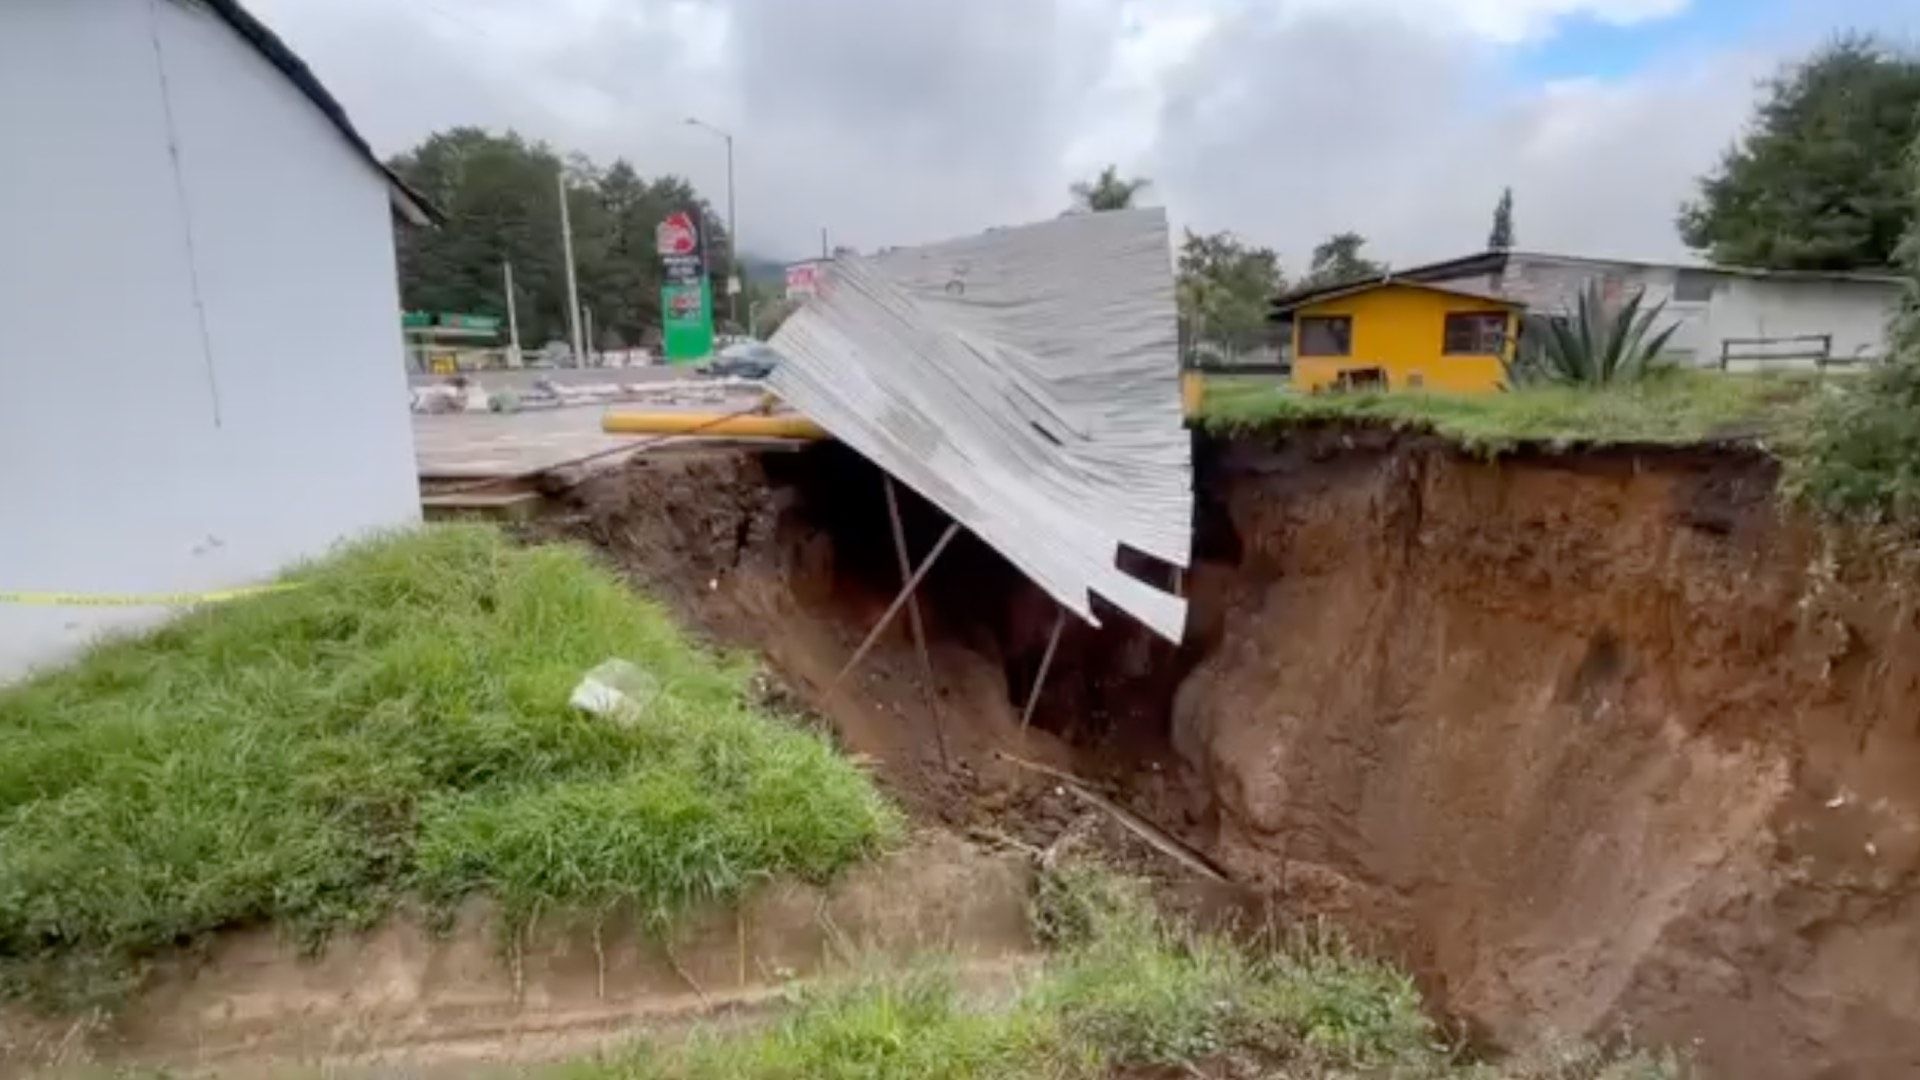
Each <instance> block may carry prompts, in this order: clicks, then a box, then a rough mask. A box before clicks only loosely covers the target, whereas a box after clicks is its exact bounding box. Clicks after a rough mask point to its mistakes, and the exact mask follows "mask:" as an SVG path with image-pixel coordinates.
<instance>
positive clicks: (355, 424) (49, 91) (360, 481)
mask: <svg viewBox="0 0 1920 1080" xmlns="http://www.w3.org/2000/svg"><path fill="white" fill-rule="evenodd" d="M0 131H4V132H6V135H7V143H8V153H7V163H6V167H5V168H4V169H0V236H4V237H6V238H7V241H8V252H7V255H8V257H7V259H6V260H5V261H4V263H0V326H5V327H6V329H7V337H6V344H5V345H0V502H3V503H4V506H5V507H6V509H5V511H4V514H5V521H6V524H5V527H4V528H0V680H5V679H8V678H12V677H16V676H18V675H19V674H20V673H21V672H23V671H24V670H26V669H28V668H29V667H31V666H34V665H39V664H43V663H47V662H52V661H57V660H59V659H61V658H63V657H65V656H68V655H70V654H71V653H72V652H73V651H75V650H76V649H78V648H80V647H82V646H83V645H84V644H85V643H86V642H88V641H90V640H92V639H93V638H95V637H96V636H98V635H99V634H100V632H102V631H103V630H110V629H117V628H126V627H133V626H138V625H142V624H147V623H151V622H153V621H156V620H158V619H160V618H163V617H165V616H166V615H167V614H169V613H171V612H173V611H175V610H178V608H179V606H180V601H181V598H182V594H187V595H202V594H205V593H208V592H211V591H219V590H227V589H231V588H232V587H235V586H240V585H244V584H247V583H251V582H257V581H260V580H262V579H264V578H267V577H269V576H271V575H273V574H274V573H275V572H276V571H278V570H280V569H281V568H283V567H285V566H286V565H287V564H289V563H291V562H294V561H297V560H300V559H304V558H307V557H310V556H316V555H320V554H322V553H324V552H326V551H327V550H328V549H329V548H330V547H332V546H333V545H335V544H336V543H338V542H339V541H341V540H342V539H344V538H348V537H352V536H355V535H358V534H362V533H365V532H367V531H369V530H377V529H382V528H388V527H392V526H398V525H405V524H408V523H411V522H414V521H416V520H418V517H419V493H418V490H417V485H416V479H415V475H416V470H415V466H414V457H413V443H412V433H411V427H410V423H409V416H408V411H407V391H406V374H405V367H404V365H403V363H402V353H401V332H400V320H399V312H400V303H399V296H398V283H397V280H396V273H395V264H394V241H393V228H394V223H395V219H396V218H398V219H399V220H402V221H406V222H412V223H416V224H420V223H426V222H428V221H429V220H430V218H431V217H432V214H433V211H432V208H431V207H429V206H428V205H427V204H426V203H425V201H424V200H422V199H421V198H420V197H419V196H418V195H416V194H415V193H414V192H412V191H411V190H409V189H408V188H407V186H406V185H405V184H404V183H402V182H401V181H400V180H399V179H398V178H397V177H395V176H393V175H391V174H390V173H389V172H388V171H387V170H386V169H385V168H384V167H383V166H382V165H381V163H380V161H379V160H378V159H377V158H376V157H375V156H374V154H373V152H372V150H371V149H369V147H368V145H367V143H366V142H365V141H364V140H363V139H362V138H361V137H360V135H359V134H358V133H357V132H356V131H355V130H354V128H353V125H352V124H351V123H350V122H349V121H348V118H347V116H346V113H345V112H344V111H342V109H341V108H340V105H339V104H338V102H336V101H335V100H334V99H333V97H332V96H331V95H329V94H328V93H327V91H326V89H325V88H324V87H322V86H321V85H320V83H319V81H318V80H317V79H316V78H315V77H314V75H313V73H312V72H311V71H309V70H308V68H307V66H306V65H305V64H304V63H302V62H301V60H300V59H299V58H298V57H297V56H295V55H294V53H293V52H292V51H291V50H289V49H288V48H287V46H286V45H285V43H284V42H282V41H281V40H280V39H279V38H278V37H276V36H275V35H274V34H273V33H272V32H271V31H269V30H268V29H267V28H266V27H264V26H263V25H261V24H260V22H259V21H258V20H256V19H255V18H254V17H253V16H252V15H251V14H249V13H248V12H247V11H246V10H245V9H244V8H242V7H241V6H240V5H239V4H238V3H236V2H234V0H8V2H7V3H5V4H0Z"/></svg>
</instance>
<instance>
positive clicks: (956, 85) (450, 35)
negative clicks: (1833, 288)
mask: <svg viewBox="0 0 1920 1080" xmlns="http://www.w3.org/2000/svg"><path fill="white" fill-rule="evenodd" d="M251 6H252V7H253V8H254V10H255V11H256V12H257V13H258V14H259V15H260V16H261V17H262V18H263V19H265V20H266V21H267V22H268V23H269V24H270V25H272V26H273V27H274V28H275V29H276V30H278V31H279V32H280V33H281V35H282V36H283V37H285V38H287V39H288V41H289V42H290V43H291V44H292V45H293V46H294V48H295V49H296V50H298V51H299V52H301V53H302V55H304V56H305V57H306V59H307V61H308V62H309V63H310V64H311V65H312V66H313V67H314V68H315V70H316V71H317V72H318V73H319V75H320V76H321V78H322V79H323V80H324V81H326V82H327V84H328V85H329V87H330V88H331V89H332V90H333V91H334V93H335V95H336V96H338V97H339V98H340V99H341V101H342V102H343V103H344V104H345V105H346V107H347V109H348V111H349V112H350V113H351V114H352V115H353V117H354V119H355V121H356V123H357V124H358V125H359V127H360V128H361V130H362V132H363V133H364V134H366V136H367V137H368V138H369V139H370V140H371V141H372V142H373V143H374V146H375V148H376V149H377V150H379V151H380V152H382V153H389V152H394V151H398V150H401V149H404V148H405V147H407V146H409V145H411V144H412V143H414V142H416V141H418V140H419V139H420V138H421V137H423V136H425V135H426V134H428V133H429V132H432V131H434V130H436V129H439V128H445V127H450V126H453V125H457V124H472V125H481V126H486V127H493V128H506V127H512V128H515V129H517V130H519V131H520V132H521V133H523V134H525V135H527V136H529V137H534V138H541V139H546V140H547V141H549V142H551V143H553V144H554V145H555V146H556V147H559V148H562V149H579V150H584V151H586V152H587V153H589V154H591V155H593V156H594V157H596V158H599V159H602V160H608V159H611V158H612V157H614V156H616V155H618V156H624V157H626V158H628V159H629V160H631V161H632V162H633V163H634V164H635V166H636V167H637V168H639V169H640V170H641V171H642V172H643V173H648V174H651V173H656V172H677V173H681V174H683V175H686V176H689V177H691V178H692V179H693V181H694V182H695V183H696V184H697V185H698V186H700V188H701V189H702V190H703V192H705V193H706V194H707V195H708V197H709V198H710V199H712V201H713V202H714V203H715V204H716V205H723V199H724V194H725V180H724V178H725V168H724V161H725V159H724V155H723V151H722V147H721V144H720V142H719V140H718V139H716V138H714V137H713V136H711V135H708V134H706V133H703V132H701V131H699V130H697V129H694V128H689V127H687V126H685V125H684V124H683V123H682V120H683V119H684V118H685V117H687V116H689V115H694V116H698V117H700V118H702V119H703V120H706V121H708V122H710V123H712V124H714V125H716V126H719V127H722V128H726V129H728V130H730V131H732V132H733V133H734V135H735V136H736V153H737V169H738V176H737V183H738V204H739V208H738V213H739V224H740V231H741V236H742V240H741V246H742V247H743V248H744V249H746V250H749V251H755V252H760V253H763V254H767V255H771V256H776V257H783V258H784V257H798V256H802V255H805V254H807V253H809V252H810V251H812V250H815V249H817V248H818V246H819V230H820V229H821V227H823V226H824V227H826V228H827V229H828V230H829V232H830V235H831V236H832V238H833V242H834V243H835V244H843V243H844V244H851V245H853V246H855V247H859V248H862V249H869V248H873V247H877V246H880V245H886V244H901V243H913V242H917V241H925V240H933V239H939V238H941V237H945V236H951V235H956V234H960V233H966V232H972V231H976V230H979V229H982V228H985V227H987V226H989V225H994V224H1005V223H1013V222H1020V221H1028V220H1034V219H1039V218H1045V217H1051V216H1053V215H1054V214H1056V213H1058V212H1059V211H1060V210H1061V209H1062V208H1063V207H1064V206H1065V204H1066V201H1067V199H1066V188H1067V185H1068V184H1069V183H1070V182H1071V181H1072V180H1074V179H1076V178H1080V177H1085V176H1089V175H1091V174H1092V173H1094V172H1096V171H1097V170H1098V169H1099V167H1100V166H1101V165H1102V164H1104V163H1107V162H1115V163H1118V164H1119V165H1120V167H1121V168H1122V170H1123V171H1124V172H1126V173H1129V174H1135V175H1143V176H1147V177H1151V178H1152V181H1153V186H1152V187H1151V189H1150V190H1149V201H1152V202H1157V203H1161V204H1164V205H1165V206H1167V207H1168V209H1169V212H1170V213H1171V214H1172V215H1173V217H1174V220H1175V221H1176V222H1177V223H1179V224H1181V225H1185V226H1190V227H1193V228H1196V229H1202V230H1214V229H1223V228H1225V229H1232V230H1234V231H1236V232H1239V233H1241V234H1242V235H1244V236H1246V237H1249V238H1251V239H1253V240H1255V241H1257V242H1260V243H1264V244H1268V245H1271V246H1273V247H1275V248H1277V249H1278V250H1279V251H1280V252H1281V253H1282V257H1283V259H1284V261H1285V262H1286V263H1287V264H1288V266H1289V267H1290V268H1292V269H1298V268H1300V266H1301V264H1302V263H1304V261H1305V258H1306V253H1307V252H1308V251H1309V250H1310V249H1311V248H1312V246H1313V244H1314V243H1316V242H1317V241H1318V240H1320V239H1321V238H1323V237H1325V236H1326V235H1327V234H1329V233H1332V232H1337V231H1341V230H1344V229H1354V230H1358V231H1360V232H1362V233H1364V234H1366V235H1367V236H1368V237H1370V238H1371V242H1372V248H1373V250H1374V253H1375V254H1376V255H1377V256H1380V257H1385V258H1388V259H1390V260H1392V261H1394V262H1396V263H1399V264H1401V265H1407V264H1410V263H1413V262H1417V261H1420V260H1424V259H1430V258H1441V257H1446V256H1449V255H1455V254H1462V253H1465V252H1467V251H1470V250H1473V249H1476V248H1478V247H1479V246H1480V245H1481V244H1482V243H1483V242H1484V240H1485V238H1486V232H1487V226H1488V221H1489V218H1490V216H1491V211H1492V207H1493V204H1494V202H1495V200H1496V199H1497V198H1498V196H1499V192H1500V188H1501V186H1502V185H1507V184H1511V185H1512V186H1513V188H1514V191H1515V200H1516V203H1517V214H1516V219H1517V222H1518V229H1519V238H1520V243H1521V245H1522V246H1525V247H1530V248H1539V249H1549V250H1567V251H1576V252H1582V253H1590V254H1614V255H1625V256H1633V255H1639V256H1643V257H1662V256H1670V255H1678V254H1681V253H1682V251H1683V249H1682V248H1681V247H1680V244H1679V241H1678V239H1677V238H1676V237H1675V235H1674V230H1673V216H1674V210H1675V207H1676V206H1677V204H1678V203H1679V202H1680V200H1681V199H1683V198H1684V197H1686V196H1687V195H1688V193H1689V192H1690V191H1691V190H1692V183H1693V177H1695V176H1696V175H1698V174H1699V173H1700V172H1701V171H1702V170H1704V169H1706V168H1708V167H1709V166H1711V164H1712V163H1713V161H1714V160H1715V159H1716V158H1717V157H1718V156H1719V154H1720V153H1721V151H1722V150H1723V149H1724V148H1725V147H1726V146H1727V145H1728V143H1729V142H1730V141H1731V140H1732V139H1733V138H1735V137H1736V135H1737V134H1738V133H1739V131H1740V129H1741V126H1742V124H1743V123H1744V122H1745V120H1746V118H1747V117H1748V115H1749V113H1750V109H1751V106H1752V103H1753V101H1754V98H1755V83H1756V81H1757V80H1758V79H1760V78H1762V77H1763V76H1765V75H1767V74H1769V73H1770V72H1772V71H1774V70H1775V69H1776V68H1777V67H1778V65H1779V64H1780V63H1781V62H1782V61H1783V60H1786V59H1788V58H1791V57H1794V56H1797V55H1800V54H1802V53H1804V52H1805V51H1806V50H1808V49H1810V48H1812V47H1814V46H1816V45H1818V44H1819V43H1820V42H1821V41H1823V40H1824V39H1826V38H1828V37H1829V36H1831V35H1832V34H1833V33H1834V32H1835V31H1836V30H1838V29H1843V28H1847V27H1854V28H1863V29H1872V30H1875V31H1879V32H1882V33H1888V34H1891V35H1893V36H1894V37H1896V38H1898V39H1901V40H1905V41H1913V40H1915V39H1916V38H1920V0H253V2H252V4H251Z"/></svg>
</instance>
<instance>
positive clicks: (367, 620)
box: [0, 526, 899, 1005]
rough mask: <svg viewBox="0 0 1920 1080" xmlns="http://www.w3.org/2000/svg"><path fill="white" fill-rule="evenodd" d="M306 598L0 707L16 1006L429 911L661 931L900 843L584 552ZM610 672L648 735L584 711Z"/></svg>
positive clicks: (380, 547) (846, 787)
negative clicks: (480, 900) (641, 674)
mask: <svg viewBox="0 0 1920 1080" xmlns="http://www.w3.org/2000/svg"><path fill="white" fill-rule="evenodd" d="M292 578H293V579H294V580H297V581H299V582H300V583H301V585H302V587H301V588H299V589H296V590H293V591H288V592H283V593H276V594H272V595H267V596H262V597H258V598H254V599H249V600H245V601H239V602H234V603H229V604H225V605H221V606H218V607H210V608H206V609H202V610H198V611H195V612H192V613H190V614H187V615H185V616H184V617H182V618H180V619H178V620H176V621H175V622H173V623H171V624H169V625H167V626H165V627H163V628H161V629H160V630H158V631H157V632H154V633H152V634H149V635H146V636H143V637H140V638H136V639H130V640H123V641H118V642H113V643H109V644H106V645H104V646H102V647H100V648H98V649H96V650H94V651H93V652H91V653H90V654H88V655H87V656H86V657H84V658H83V659H81V660H80V661H78V662H77V663H75V664H73V665H72V666H70V667H67V668H65V669H62V670H57V671H53V672H49V673H46V674H42V675H40V676H38V677H36V678H34V679H32V680H30V681H28V682H27V683H25V684H23V685H21V686H19V687H16V688H13V689H10V690H8V691H6V692H5V693H4V694H0V744H4V745H5V746H6V752H5V753H4V754H0V989H4V990H7V991H9V992H11V993H14V994H35V995H38V996H40V997H42V998H44V999H46V1000H47V1001H48V1002H49V1003H52V1004H63V1003H64V1004H69V1005H72V1004H79V1003H82V1002H83V1001H85V1000H86V999H87V998H88V997H90V996H107V997H111V996H112V995H113V994H115V993H116V992H118V991H119V990H122V989H124V987H125V985H126V983H127V982H128V980H129V979H130V978H132V977H133V976H134V974H135V973H136V972H137V970H138V967H139V963H140V961H141V959H142V958H143V957H145V956H148V955H150V954H152V953H153V952H154V951H155V950H160V949H164V948H167V947H169V946H172V945H175V944H176V943H181V942H185V941H189V940H191V939H193V938H194V937H196V936H197V935H201V934H203V933H205V932H207V931H210V930H214V929H216V928H219V927H225V926H231V925H235V924H243V923H257V922H272V923H275V924H278V925H281V926H284V927H287V928H289V929H291V930H293V931H295V932H297V933H299V934H301V935H303V936H304V937H306V938H308V939H309V940H316V939H317V938H318V937H319V936H321V935H323V934H324V933H326V932H327V931H329V930H331V929H333V928H337V927H340V926H345V925H362V924H365V923H367V922H369V921H370V920H373V919H375V918H377V917H379V916H380V915H381V914H383V913H385V912H387V911H389V910H390V909H392V908H393V907H394V906H395V905H396V904H397V903H400V902H402V901H404V900H407V899H408V898H410V897H419V898H425V899H426V900H428V901H431V902H436V903H448V902H451V901H452V900H454V899H456V898H458V897H460V896H462V895H464V894H467V893H470V892H482V893H487V894H491V895H492V896H494V897H495V898H497V900H498V901H499V902H500V903H501V904H502V905H503V907H504V908H505V911H506V913H507V915H508V916H509V917H510V918H515V919H517V918H524V917H527V916H529V915H530V914H531V913H533V912H535V911H540V910H546V911H554V910H580V911H587V912H596V911H600V910H602V909H605V908H608V907H610V906H612V905H616V904H631V905H634V906H636V907H637V908H638V909H639V910H641V911H642V912H643V913H645V914H646V915H648V916H651V917H652V918H654V919H655V920H658V921H665V920H668V919H671V918H672V917H673V916H674V915H676V914H677V913H679V912H682V911H684V910H686V909H687V908H688V907H689V906H691V905H694V904H698V903H701V902H703V901H707V900H713V899H725V898H728V897H732V896H734V895H736V894H738V893H740V892H741V890H743V889H745V888H747V887H748V886H749V885H751V884H752V883H754V882H756V881H759V880H761V879H763V878H766V877H768V876H771V875H798V876H801V877H805V878H814V879H817V878H824V877H826V876H828V875H830V874H832V873H833V872H834V871H836V870H837V869H839V868H841V867H842V866H844V865H846V864H848V863H849V862H850V861H853V860H856V859H859V858H861V857H863V856H865V855H867V854H869V853H871V852H873V851H875V850H876V849H877V848H878V847H880V846H882V845H884V844H885V843H886V842H887V841H888V840H889V839H890V838H891V837H892V836H893V835H894V834H895V833H896V832H897V830H898V828H899V821H898V818H897V816H896V814H895V812H894V811H893V810H892V809H890V807H889V806H888V805H887V804H886V803H885V802H884V801H883V800H882V798H881V797H880V796H879V794H878V793H877V791H876V790H875V788H874V787H873V786H872V784H871V783H870V782H869V780H868V778H867V777H866V776H865V775H864V774H863V773H861V772H860V771H859V770H858V769H857V768H855V767H854V766H853V765H852V764H850V763H849V762H848V761H846V760H845V759H843V758H842V757H840V756H839V755H837V754H836V753H835V752H834V750H833V749H832V748H831V747H830V746H829V745H828V744H827V743H826V742H825V741H824V740H823V739H822V738H820V737H818V736H815V735H813V734H809V733H806V732H804V731H801V730H799V729H798V728H795V727H792V726H788V725H785V724H783V723H780V722H778V721H776V720H775V719H773V718H770V717H768V716H766V715H763V714H761V713H759V712H757V711H756V710H755V709H754V708H753V707H752V706H751V705H750V704H749V702H748V699H747V696H746V690H745V682H746V677H747V675H748V674H749V669H748V668H747V666H746V665H744V664H743V663H740V662H737V661H730V660H725V659H723V658H718V657H716V656H714V655H712V654H710V653H708V652H705V651H703V650H701V649H699V648H697V647H695V646H694V645H692V644H690V643H689V642H688V641H687V639H686V638H685V637H683V636H682V634H681V633H680V632H679V631H678V630H677V629H676V628H675V627H674V626H673V625H672V623H671V622H670V621H669V620H668V618H667V616H666V615H665V613H664V612H663V611H662V610H661V609H660V608H659V607H658V606H657V605H655V604H653V603H651V602H649V601H646V600H644V599H641V598H639V597H636V596H635V595H633V594H632V593H631V592H629V591H628V590H627V589H625V588H624V587H623V586H622V585H621V584H620V583H619V582H618V581H617V580H616V579H614V578H613V577H612V576H611V575H610V574H609V573H607V572H605V571H603V570H601V569H599V568H597V567H596V566H594V565H593V564H592V563H591V562H590V561H589V558H588V556H587V555H586V553H585V552H584V551H583V550H578V549H573V548H565V547H539V548H526V547H519V546H516V545H514V544H512V543H510V542H509V541H507V540H506V539H504V538H503V537H502V536H501V535H499V534H498V533H497V532H495V531H493V530H490V529H486V528H481V527H451V526H443V527H436V528H431V529H427V530H422V531H419V532H415V533H410V534H405V535H399V536H394V537H391V538H387V539H382V540H378V541H375V542H371V543H367V544H364V545H362V546H358V547H355V548H352V549H349V550H347V551H345V552H343V553H342V554H340V555H339V556H338V557H335V558H332V559H329V560H326V561H324V562H322V563H319V564H316V565H313V566H311V567H308V568H304V569H301V570H298V571H296V572H295V573H294V574H293V575H292ZM608 657H623V658H626V659H628V660H630V661H632V662H634V663H636V664H638V665H639V666H640V667H641V668H643V669H644V670H645V671H647V672H648V673H649V674H650V675H651V676H652V677H653V678H654V679H655V680H656V681H657V682H658V684H659V685H660V687H661V690H660V693H659V695H658V696H657V697H656V698H655V699H654V700H653V702H652V703H651V704H650V705H649V706H648V707H647V709H646V710H645V711H644V713H643V714H641V715H640V716H639V717H638V718H637V719H636V720H635V721H634V722H633V723H631V724H621V723H618V722H615V721H612V720H608V719H604V718H600V717H595V716H590V715H587V714H583V713H580V712H577V711H575V710H572V709H570V708H569V707H568V705H567V699H568V695H569V693H570V691H571V690H572V688H573V686H574V684H575V683H576V682H577V681H578V680H579V678H580V676H581V674H582V673H583V672H585V671H586V670H587V669H588V668H590V667H592V666H594V665H595V664H597V663H599V662H600V661H601V660H603V659H606V658H608Z"/></svg>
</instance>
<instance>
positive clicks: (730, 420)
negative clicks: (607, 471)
mask: <svg viewBox="0 0 1920 1080" xmlns="http://www.w3.org/2000/svg"><path fill="white" fill-rule="evenodd" d="M600 430H601V431H605V432H608V433H609V434H614V435H711V436H714V437H716V438H725V437H727V436H735V437H745V438H756V439H824V438H827V437H828V436H827V429H826V428H823V427H821V426H820V425H819V424H816V423H814V422H813V421H811V420H809V419H807V418H806V417H804V416H801V415H799V414H797V413H787V414H785V415H781V416H729V415H727V414H726V413H703V412H622V411H620V410H618V409H609V410H607V413H606V415H605V416H603V417H601V418H600Z"/></svg>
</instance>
